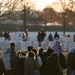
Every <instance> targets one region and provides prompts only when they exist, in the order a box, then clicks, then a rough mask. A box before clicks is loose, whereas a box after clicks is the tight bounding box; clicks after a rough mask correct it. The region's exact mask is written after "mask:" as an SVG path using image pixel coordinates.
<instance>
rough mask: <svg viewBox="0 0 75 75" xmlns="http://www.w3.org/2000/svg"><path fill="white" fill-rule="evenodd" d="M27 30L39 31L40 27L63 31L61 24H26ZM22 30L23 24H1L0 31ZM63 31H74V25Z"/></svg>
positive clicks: (46, 29)
mask: <svg viewBox="0 0 75 75" xmlns="http://www.w3.org/2000/svg"><path fill="white" fill-rule="evenodd" d="M27 29H28V30H29V31H40V30H41V29H43V30H45V31H63V26H35V25H32V26H27ZM19 30H20V31H24V30H25V27H24V26H23V25H1V24H0V31H19ZM65 31H75V26H66V27H65Z"/></svg>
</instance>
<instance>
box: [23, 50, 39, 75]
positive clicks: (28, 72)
mask: <svg viewBox="0 0 75 75" xmlns="http://www.w3.org/2000/svg"><path fill="white" fill-rule="evenodd" d="M39 67H40V66H39V64H38V62H37V61H36V59H35V53H34V52H33V51H31V52H29V53H28V57H27V58H26V60H25V67H24V68H25V70H24V75H34V74H35V70H37V69H38V68H39Z"/></svg>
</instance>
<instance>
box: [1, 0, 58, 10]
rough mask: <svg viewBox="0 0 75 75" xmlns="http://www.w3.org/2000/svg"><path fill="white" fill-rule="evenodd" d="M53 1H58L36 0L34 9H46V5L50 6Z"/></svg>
mask: <svg viewBox="0 0 75 75" xmlns="http://www.w3.org/2000/svg"><path fill="white" fill-rule="evenodd" d="M1 1H3V0H0V2H1ZM4 1H7V0H4ZM55 1H58V0H36V4H35V5H36V6H35V7H36V9H37V10H43V9H44V7H46V6H47V5H49V4H51V3H52V2H55Z"/></svg>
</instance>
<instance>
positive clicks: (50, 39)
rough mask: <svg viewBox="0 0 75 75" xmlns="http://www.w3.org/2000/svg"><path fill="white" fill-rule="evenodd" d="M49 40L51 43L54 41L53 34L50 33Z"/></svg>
mask: <svg viewBox="0 0 75 75" xmlns="http://www.w3.org/2000/svg"><path fill="white" fill-rule="evenodd" d="M48 40H49V41H53V36H52V34H51V33H50V34H49V36H48Z"/></svg>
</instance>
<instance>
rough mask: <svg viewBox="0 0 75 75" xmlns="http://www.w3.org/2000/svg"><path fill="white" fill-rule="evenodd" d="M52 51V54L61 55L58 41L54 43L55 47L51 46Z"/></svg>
mask: <svg viewBox="0 0 75 75" xmlns="http://www.w3.org/2000/svg"><path fill="white" fill-rule="evenodd" d="M53 50H54V52H57V53H61V46H60V42H59V41H56V42H55V45H54V46H53Z"/></svg>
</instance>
